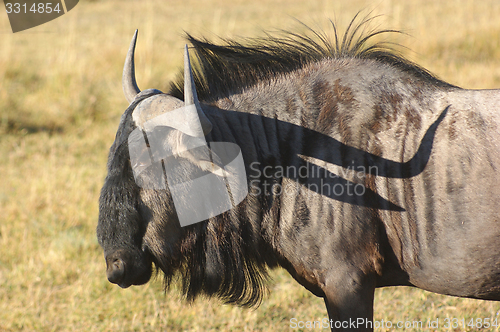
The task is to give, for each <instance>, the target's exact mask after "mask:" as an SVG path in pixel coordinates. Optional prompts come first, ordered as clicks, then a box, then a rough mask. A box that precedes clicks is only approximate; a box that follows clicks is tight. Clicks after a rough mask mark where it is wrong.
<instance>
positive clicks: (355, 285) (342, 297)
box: [323, 275, 375, 331]
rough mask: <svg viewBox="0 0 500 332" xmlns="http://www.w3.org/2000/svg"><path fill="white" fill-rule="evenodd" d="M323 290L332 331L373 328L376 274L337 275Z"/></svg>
mask: <svg viewBox="0 0 500 332" xmlns="http://www.w3.org/2000/svg"><path fill="white" fill-rule="evenodd" d="M323 290H324V293H325V298H324V299H325V304H326V308H327V310H328V316H329V318H330V327H331V330H332V331H373V327H372V322H373V298H374V294H375V277H374V276H362V277H361V278H357V277H351V276H350V275H348V276H347V277H344V278H340V277H339V276H335V277H333V278H332V279H331V280H329V282H327V283H326V285H325V287H324V289H323ZM367 322H368V323H367Z"/></svg>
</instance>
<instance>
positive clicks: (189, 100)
mask: <svg viewBox="0 0 500 332" xmlns="http://www.w3.org/2000/svg"><path fill="white" fill-rule="evenodd" d="M184 104H185V105H193V104H194V105H195V106H196V110H197V111H198V117H199V119H200V123H201V128H202V129H203V134H204V135H206V134H208V133H209V132H210V131H211V130H212V123H211V122H210V120H208V118H207V116H206V115H205V113H204V112H203V110H202V109H201V105H200V102H199V101H198V94H197V93H196V87H195V84H194V78H193V71H192V69H191V61H190V60H189V51H188V46H187V45H186V47H185V48H184Z"/></svg>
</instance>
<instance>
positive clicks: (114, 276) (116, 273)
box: [106, 258, 125, 284]
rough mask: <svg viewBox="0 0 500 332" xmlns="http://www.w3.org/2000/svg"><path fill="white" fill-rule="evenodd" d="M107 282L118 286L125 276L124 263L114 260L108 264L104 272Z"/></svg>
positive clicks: (118, 259) (117, 259)
mask: <svg viewBox="0 0 500 332" xmlns="http://www.w3.org/2000/svg"><path fill="white" fill-rule="evenodd" d="M106 273H107V275H108V280H109V282H112V283H114V284H119V283H120V282H121V281H122V279H123V277H124V276H125V263H124V262H123V260H122V259H120V258H116V259H114V260H113V261H112V262H110V264H108V268H107V271H106Z"/></svg>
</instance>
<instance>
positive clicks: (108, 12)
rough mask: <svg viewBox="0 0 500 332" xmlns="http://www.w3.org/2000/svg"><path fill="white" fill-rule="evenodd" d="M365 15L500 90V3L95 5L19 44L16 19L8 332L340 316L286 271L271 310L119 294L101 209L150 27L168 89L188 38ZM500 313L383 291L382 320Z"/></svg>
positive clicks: (147, 52) (3, 51)
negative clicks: (127, 64) (111, 153)
mask: <svg viewBox="0 0 500 332" xmlns="http://www.w3.org/2000/svg"><path fill="white" fill-rule="evenodd" d="M361 9H368V10H373V14H384V15H385V16H383V17H381V18H379V19H378V20H377V21H376V22H377V23H379V24H380V26H381V27H382V28H396V29H401V30H403V31H405V32H407V33H408V34H410V35H411V36H413V37H408V38H402V37H401V36H400V37H395V38H396V41H399V42H402V43H403V44H404V45H406V46H408V47H409V48H410V49H412V50H413V51H414V52H408V54H407V55H408V56H409V57H410V58H411V59H413V60H415V61H416V62H418V63H420V64H422V65H424V66H425V67H427V68H428V69H430V70H431V71H432V72H434V73H436V74H438V75H439V76H440V77H441V78H443V79H445V80H447V81H449V82H451V83H453V84H457V85H460V86H463V87H467V88H494V87H497V88H498V87H500V45H499V43H500V20H498V17H500V3H498V1H496V0H491V1H490V0H488V1H481V2H480V3H479V2H478V1H472V0H454V1H448V2H438V1H430V0H429V1H428V0H419V1H416V0H415V1H388V0H381V1H379V2H377V5H375V6H373V5H371V4H370V2H369V1H367V0H363V1H362V0H354V1H335V2H334V1H330V0H312V1H303V0H279V1H264V0H255V1H247V0H232V1H227V0H205V1H193V0H183V1H178V0H175V1H174V0H171V1H168V2H167V1H123V0H121V1H116V0H109V1H93V2H80V4H79V5H78V6H77V7H76V8H75V9H74V10H72V11H71V12H69V13H68V14H67V15H66V16H64V17H63V18H60V19H57V20H55V21H52V22H50V23H48V24H45V25H42V26H40V27H38V28H35V29H32V30H28V31H25V32H21V33H17V34H12V33H11V32H10V27H9V25H8V21H7V17H6V15H5V14H0V174H1V176H0V218H1V219H0V331H21V330H22V331H158V330H164V331H181V330H183V331H211V330H212V331H217V330H232V331H267V330H275V331H286V330H289V329H290V328H289V320H290V319H291V318H292V317H296V318H298V319H299V320H313V319H318V318H322V317H325V316H326V312H325V310H324V307H323V303H322V301H321V300H319V299H317V298H314V297H313V296H312V295H310V294H309V293H308V292H307V291H305V290H303V289H302V288H301V287H300V286H299V285H298V284H296V283H295V282H294V281H293V280H292V279H291V278H290V277H289V276H288V275H287V274H285V273H284V272H283V271H276V272H273V274H272V275H273V278H274V279H273V281H272V282H271V283H270V294H269V295H268V296H267V297H266V299H265V300H264V303H263V304H262V306H261V307H260V308H258V309H256V310H244V309H240V308H237V307H232V306H223V305H221V304H220V303H219V302H217V301H215V300H203V299H202V300H198V301H196V302H195V303H194V304H192V305H188V304H186V303H185V302H182V301H181V299H180V298H179V295H178V293H177V292H169V293H167V294H165V293H163V291H162V287H161V282H160V281H159V280H156V281H153V282H151V283H149V284H148V285H146V286H141V287H132V288H130V289H127V290H121V289H119V288H118V287H116V286H113V285H111V284H109V283H108V282H107V280H106V278H105V274H104V261H103V258H102V253H101V250H100V248H99V246H98V244H97V241H96V239H95V226H96V221H97V198H98V193H99V189H100V186H101V185H102V182H103V179H104V176H105V164H106V155H107V149H108V147H109V146H110V144H111V143H112V141H113V139H114V133H115V131H116V127H117V124H118V120H119V117H120V115H121V113H122V112H123V111H124V110H125V108H126V106H127V104H126V102H125V99H124V98H123V96H122V92H121V86H120V81H121V77H120V75H121V66H122V63H123V59H124V55H125V51H126V48H127V46H128V43H129V40H130V37H131V35H132V33H133V30H134V29H135V28H139V29H140V37H139V38H140V39H139V46H138V52H137V60H138V63H137V72H138V80H139V85H140V87H141V88H143V89H145V88H150V87H156V88H159V89H166V87H167V85H168V82H169V81H170V80H171V79H172V78H173V77H175V75H176V73H177V69H178V67H179V66H180V65H181V56H182V52H181V50H182V45H183V43H184V41H183V39H182V38H181V36H182V33H183V30H186V31H189V32H193V33H195V34H197V35H201V34H203V35H207V36H209V37H210V36H214V35H220V36H222V37H234V36H257V35H261V34H262V30H263V29H267V30H269V29H273V28H285V29H293V27H294V26H295V27H296V26H297V24H296V23H294V21H293V20H292V19H291V17H296V18H298V19H300V20H302V21H304V22H305V23H308V24H310V25H311V26H313V27H314V26H315V25H316V24H319V25H322V26H325V25H323V23H325V22H326V18H335V19H336V21H337V22H338V23H339V25H340V26H342V27H345V26H346V24H347V23H348V22H349V21H350V19H351V18H352V17H353V16H354V14H355V13H356V12H357V11H359V10H361ZM499 311H500V304H497V303H494V302H485V301H474V300H468V299H456V298H451V297H445V296H440V295H435V294H431V293H427V292H424V291H420V290H412V289H407V288H388V289H383V290H379V291H377V294H376V317H375V319H376V320H381V319H384V320H393V321H398V320H405V319H410V320H417V319H420V320H424V321H426V320H434V319H436V318H440V320H443V319H445V318H446V317H457V318H462V317H464V318H471V317H472V318H487V317H497V315H498V313H499ZM499 323H500V322H499ZM465 329H468V328H465ZM426 330H430V329H426ZM439 330H443V331H444V330H445V329H444V328H440V329H439ZM459 330H464V328H458V329H457V331H459ZM497 330H498V329H497Z"/></svg>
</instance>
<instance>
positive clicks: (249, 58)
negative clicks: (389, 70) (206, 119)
mask: <svg viewBox="0 0 500 332" xmlns="http://www.w3.org/2000/svg"><path fill="white" fill-rule="evenodd" d="M357 17H358V15H356V16H355V17H354V18H353V20H352V21H351V22H350V24H349V25H348V27H347V29H346V32H345V33H344V35H343V36H342V38H340V37H339V34H338V30H337V27H336V25H335V24H334V23H333V22H331V24H332V27H333V31H334V33H333V38H330V37H329V36H327V34H326V33H324V32H318V31H314V30H313V29H311V28H309V27H308V26H306V25H303V26H304V27H305V28H306V34H299V33H294V32H289V31H281V33H278V34H271V33H266V36H265V37H263V38H248V39H244V40H243V41H241V42H240V41H236V40H228V39H224V40H222V44H221V45H216V44H214V43H212V42H210V41H209V40H208V39H206V38H200V39H198V38H196V37H194V36H192V35H190V34H187V40H188V42H189V43H190V44H191V45H192V47H193V48H194V50H195V54H196V58H197V64H196V65H195V66H194V77H195V84H196V90H197V92H198V96H199V98H200V99H201V100H204V101H207V102H209V101H212V100H214V99H217V98H221V97H227V96H228V95H230V94H233V93H238V92H240V91H242V90H243V89H245V88H248V87H250V86H252V85H254V84H256V83H258V82H260V81H263V80H267V79H270V78H272V77H274V76H276V75H279V74H284V73H289V72H292V71H295V70H298V69H300V68H302V67H304V66H305V65H307V64H310V63H314V62H319V61H321V60H323V59H350V58H357V59H370V60H375V61H379V62H382V63H385V64H389V65H391V66H394V67H396V68H398V69H400V70H402V71H404V72H408V73H410V74H412V75H413V76H414V77H416V78H419V79H422V80H424V81H426V82H429V83H432V84H435V85H436V86H441V87H453V85H451V84H449V83H446V82H444V81H442V80H440V79H438V78H437V77H436V76H434V75H433V74H432V73H430V72H429V71H428V70H426V69H425V68H422V67H421V66H419V65H417V64H415V63H414V62H412V61H410V60H408V59H406V58H405V57H404V56H402V55H401V54H400V53H399V52H398V51H397V50H396V49H397V48H400V47H401V46H400V45H398V44H395V43H387V42H373V43H371V41H372V40H373V38H374V37H375V36H378V35H382V34H389V33H401V32H400V31H397V30H387V29H386V30H369V33H365V31H366V30H368V29H369V28H368V27H367V25H368V24H369V23H370V22H371V21H372V20H373V17H372V18H364V19H363V20H361V22H359V23H356V21H357ZM169 94H170V95H173V96H174V97H177V98H179V99H182V98H183V78H182V76H181V75H179V78H178V79H177V80H175V81H174V82H172V84H171V87H170V91H169Z"/></svg>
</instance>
